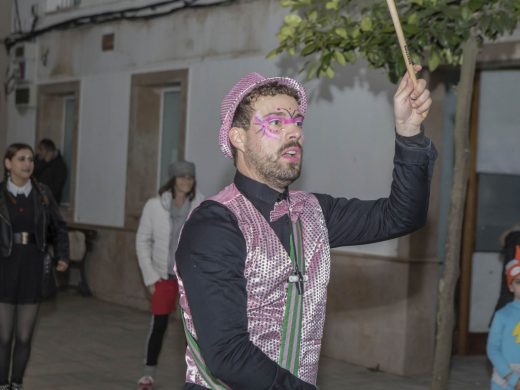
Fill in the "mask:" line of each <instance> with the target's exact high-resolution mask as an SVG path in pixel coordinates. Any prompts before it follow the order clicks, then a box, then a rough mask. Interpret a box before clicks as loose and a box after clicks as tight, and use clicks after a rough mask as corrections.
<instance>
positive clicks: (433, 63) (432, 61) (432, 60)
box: [428, 51, 441, 72]
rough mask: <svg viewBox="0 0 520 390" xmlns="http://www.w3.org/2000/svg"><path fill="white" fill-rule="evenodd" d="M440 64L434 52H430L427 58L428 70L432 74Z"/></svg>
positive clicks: (439, 59) (437, 55)
mask: <svg viewBox="0 0 520 390" xmlns="http://www.w3.org/2000/svg"><path fill="white" fill-rule="evenodd" d="M440 63H441V58H440V56H439V54H438V53H437V52H436V51H432V52H431V54H430V57H429V58H428V68H429V69H430V72H433V71H434V70H435V69H437V67H438V66H439V65H440Z"/></svg>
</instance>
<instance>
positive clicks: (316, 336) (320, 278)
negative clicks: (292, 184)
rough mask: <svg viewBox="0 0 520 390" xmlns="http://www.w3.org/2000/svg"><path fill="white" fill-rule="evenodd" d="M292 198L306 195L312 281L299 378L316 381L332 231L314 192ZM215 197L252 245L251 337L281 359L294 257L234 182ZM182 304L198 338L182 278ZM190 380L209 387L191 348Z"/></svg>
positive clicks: (306, 253)
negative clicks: (330, 231) (281, 340)
mask: <svg viewBox="0 0 520 390" xmlns="http://www.w3.org/2000/svg"><path fill="white" fill-rule="evenodd" d="M290 198H291V201H293V200H296V199H305V207H304V208H303V212H302V214H301V215H300V219H301V222H302V227H303V245H304V256H305V265H306V274H307V276H308V281H307V282H305V292H304V303H303V307H304V312H303V325H302V340H301V351H300V367H299V370H298V377H299V378H300V379H302V380H304V381H305V382H308V383H311V384H315V383H316V377H317V374H318V362H319V356H320V349H321V338H322V335H323V325H324V321H325V304H326V300H327V294H326V292H327V284H328V282H329V274H330V247H329V238H328V231H327V228H326V225H325V219H324V216H323V212H322V210H321V207H320V205H319V203H318V200H317V199H316V197H315V196H313V195H312V194H308V193H305V192H302V191H291V192H290ZM209 200H213V201H217V202H219V203H221V204H222V205H224V206H226V207H227V208H228V209H229V210H230V211H231V212H232V213H233V214H234V215H235V216H236V218H237V220H238V226H239V228H240V230H241V231H242V234H243V235H244V239H245V241H246V246H247V257H246V262H245V270H244V276H245V278H246V280H247V318H248V331H249V335H250V338H251V341H252V342H253V343H254V344H255V345H256V346H257V347H259V348H260V349H261V350H262V351H263V352H264V353H265V354H266V355H267V356H269V358H270V359H272V360H273V361H275V362H278V357H279V349H280V338H281V330H282V322H283V315H284V309H285V303H286V298H287V294H286V289H287V280H288V278H289V275H290V274H291V272H292V267H291V259H290V257H289V254H288V253H287V251H286V250H285V249H284V247H283V245H282V243H281V242H280V240H279V239H278V237H277V236H276V234H275V232H274V231H273V230H272V229H271V227H270V225H269V223H268V222H267V221H266V220H265V218H264V217H263V216H262V215H261V214H260V212H259V211H258V210H257V209H256V208H255V207H254V206H253V204H252V203H251V202H250V201H249V200H248V199H247V198H246V197H244V196H243V195H242V194H241V193H240V192H239V191H238V190H237V188H236V187H235V185H234V184H231V185H229V186H227V187H226V188H225V189H223V190H222V191H221V192H220V193H219V194H217V195H216V196H214V197H212V198H209ZM179 292H180V304H181V306H182V309H183V310H184V319H185V322H186V326H187V327H188V329H189V330H190V332H191V334H192V335H193V336H194V337H195V338H196V337H197V336H196V333H195V329H194V327H193V321H192V317H191V312H190V309H189V305H188V301H187V297H186V294H185V290H184V285H183V283H182V279H181V278H179ZM186 364H187V372H186V381H187V382H189V383H196V384H198V385H201V386H204V387H209V386H208V385H207V384H206V382H205V381H204V379H202V377H201V375H200V374H199V372H198V369H197V366H196V364H195V361H194V360H193V356H192V354H191V351H190V350H189V349H188V350H187V351H186Z"/></svg>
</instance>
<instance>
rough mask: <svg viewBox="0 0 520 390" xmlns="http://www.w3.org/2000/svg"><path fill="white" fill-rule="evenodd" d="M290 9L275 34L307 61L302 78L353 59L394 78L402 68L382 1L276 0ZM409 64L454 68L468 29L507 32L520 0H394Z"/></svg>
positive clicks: (481, 33)
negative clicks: (304, 75) (444, 65)
mask: <svg viewBox="0 0 520 390" xmlns="http://www.w3.org/2000/svg"><path fill="white" fill-rule="evenodd" d="M280 3H281V5H282V6H283V7H287V8H290V13H289V14H288V15H287V16H286V17H285V19H284V23H283V24H282V26H281V27H280V30H279V32H278V34H277V38H278V41H279V46H278V47H277V48H275V49H274V50H272V51H271V52H270V53H269V54H268V58H273V57H275V56H277V55H279V54H281V53H284V52H286V53H289V54H290V55H297V54H298V55H299V56H301V57H305V58H307V59H308V61H307V62H306V67H305V68H306V70H307V77H308V78H309V79H310V78H313V77H322V76H327V77H329V78H333V77H334V75H335V71H334V68H335V67H336V66H337V65H345V64H347V63H354V62H355V61H356V59H357V58H358V57H360V58H364V59H366V60H367V61H368V63H369V64H370V66H372V67H374V68H386V69H387V71H388V74H389V77H390V79H391V80H392V81H393V82H395V81H396V80H397V79H398V78H399V77H400V76H401V75H402V74H403V73H404V72H405V71H406V66H405V63H404V60H403V58H402V54H401V50H400V47H399V42H398V40H397V36H396V34H395V30H394V26H393V24H392V19H391V17H390V12H389V11H388V7H387V4H386V1H385V0H281V2H280ZM396 5H397V9H398V12H399V15H400V20H401V25H402V27H403V32H404V35H405V37H406V41H407V45H408V49H409V52H410V54H411V56H412V61H413V62H414V63H419V64H423V65H425V66H427V67H428V68H429V70H430V71H434V70H435V69H436V68H437V67H438V66H439V65H440V64H447V65H455V66H459V65H460V64H461V62H462V44H463V43H464V42H465V41H466V39H467V38H468V36H469V34H470V31H473V32H474V33H475V34H477V36H478V37H479V38H480V40H481V41H482V40H483V39H484V38H488V39H490V40H495V39H496V38H497V37H499V36H501V35H503V34H504V33H506V32H508V33H512V32H513V31H514V29H515V28H516V26H517V23H518V20H519V18H520V0H459V1H452V0H396Z"/></svg>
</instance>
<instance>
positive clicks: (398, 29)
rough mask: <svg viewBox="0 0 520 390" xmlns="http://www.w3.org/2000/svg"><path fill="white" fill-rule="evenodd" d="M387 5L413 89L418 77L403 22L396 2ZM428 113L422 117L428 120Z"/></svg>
mask: <svg viewBox="0 0 520 390" xmlns="http://www.w3.org/2000/svg"><path fill="white" fill-rule="evenodd" d="M386 4H388V9H389V10H390V15H391V16H392V21H393V22H394V28H395V33H396V34H397V39H398V40H399V46H401V53H402V54H403V58H404V63H405V64H406V70H407V71H408V74H409V75H410V79H411V80H412V83H413V87H414V88H415V87H417V77H415V69H414V68H413V62H412V57H411V56H410V52H409V51H408V46H407V45H406V39H405V38H404V34H403V28H402V27H401V22H400V21H399V14H398V13H397V8H396V6H395V1H394V0H386ZM427 115H428V112H423V113H422V114H421V116H422V117H423V118H426V116H427Z"/></svg>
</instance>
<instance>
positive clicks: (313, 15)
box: [307, 10, 318, 22]
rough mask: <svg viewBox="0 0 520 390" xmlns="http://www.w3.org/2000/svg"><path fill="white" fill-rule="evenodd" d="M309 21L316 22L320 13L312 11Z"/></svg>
mask: <svg viewBox="0 0 520 390" xmlns="http://www.w3.org/2000/svg"><path fill="white" fill-rule="evenodd" d="M307 19H309V20H310V21H311V22H315V21H316V20H317V19H318V11H316V10H314V11H312V12H311V13H310V14H309V15H308V16H307Z"/></svg>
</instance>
